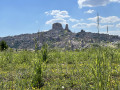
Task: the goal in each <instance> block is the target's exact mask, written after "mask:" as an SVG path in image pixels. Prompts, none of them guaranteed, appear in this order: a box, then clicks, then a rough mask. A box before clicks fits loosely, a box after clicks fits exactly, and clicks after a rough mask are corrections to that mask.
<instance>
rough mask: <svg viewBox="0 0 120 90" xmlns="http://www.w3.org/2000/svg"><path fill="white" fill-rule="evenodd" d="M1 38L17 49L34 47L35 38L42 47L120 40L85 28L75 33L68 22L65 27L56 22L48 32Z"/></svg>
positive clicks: (86, 44)
mask: <svg viewBox="0 0 120 90" xmlns="http://www.w3.org/2000/svg"><path fill="white" fill-rule="evenodd" d="M1 40H5V41H6V42H7V44H8V45H9V47H11V48H17V49H34V47H35V40H36V41H37V44H38V47H39V48H41V46H42V45H43V43H47V44H48V45H49V47H50V48H54V47H58V48H66V49H78V48H81V47H87V46H89V45H90V44H91V43H98V42H104V43H106V42H116V41H119V40H120V37H119V36H115V35H109V34H98V33H91V32H85V31H84V30H81V32H78V33H73V32H71V30H70V29H69V27H68V24H66V26H65V29H64V28H63V27H62V25H61V24H60V23H54V24H53V25H52V29H50V30H49V31H46V32H38V33H33V34H21V35H16V36H8V37H1V38H0V41H1Z"/></svg>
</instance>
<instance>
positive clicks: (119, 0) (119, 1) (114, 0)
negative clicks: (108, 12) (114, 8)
mask: <svg viewBox="0 0 120 90" xmlns="http://www.w3.org/2000/svg"><path fill="white" fill-rule="evenodd" d="M110 1H111V2H118V3H120V0H110Z"/></svg>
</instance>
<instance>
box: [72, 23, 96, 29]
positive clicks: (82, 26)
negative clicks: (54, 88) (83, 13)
mask: <svg viewBox="0 0 120 90" xmlns="http://www.w3.org/2000/svg"><path fill="white" fill-rule="evenodd" d="M90 27H96V23H89V24H87V23H77V24H75V25H73V26H72V28H90Z"/></svg>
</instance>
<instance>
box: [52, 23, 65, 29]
mask: <svg viewBox="0 0 120 90" xmlns="http://www.w3.org/2000/svg"><path fill="white" fill-rule="evenodd" d="M52 29H53V30H63V27H62V25H61V24H60V23H54V24H53V25H52Z"/></svg>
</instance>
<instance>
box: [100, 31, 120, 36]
mask: <svg viewBox="0 0 120 90" xmlns="http://www.w3.org/2000/svg"><path fill="white" fill-rule="evenodd" d="M101 33H104V34H110V35H119V36H120V31H119V30H116V31H108V33H107V32H101Z"/></svg>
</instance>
